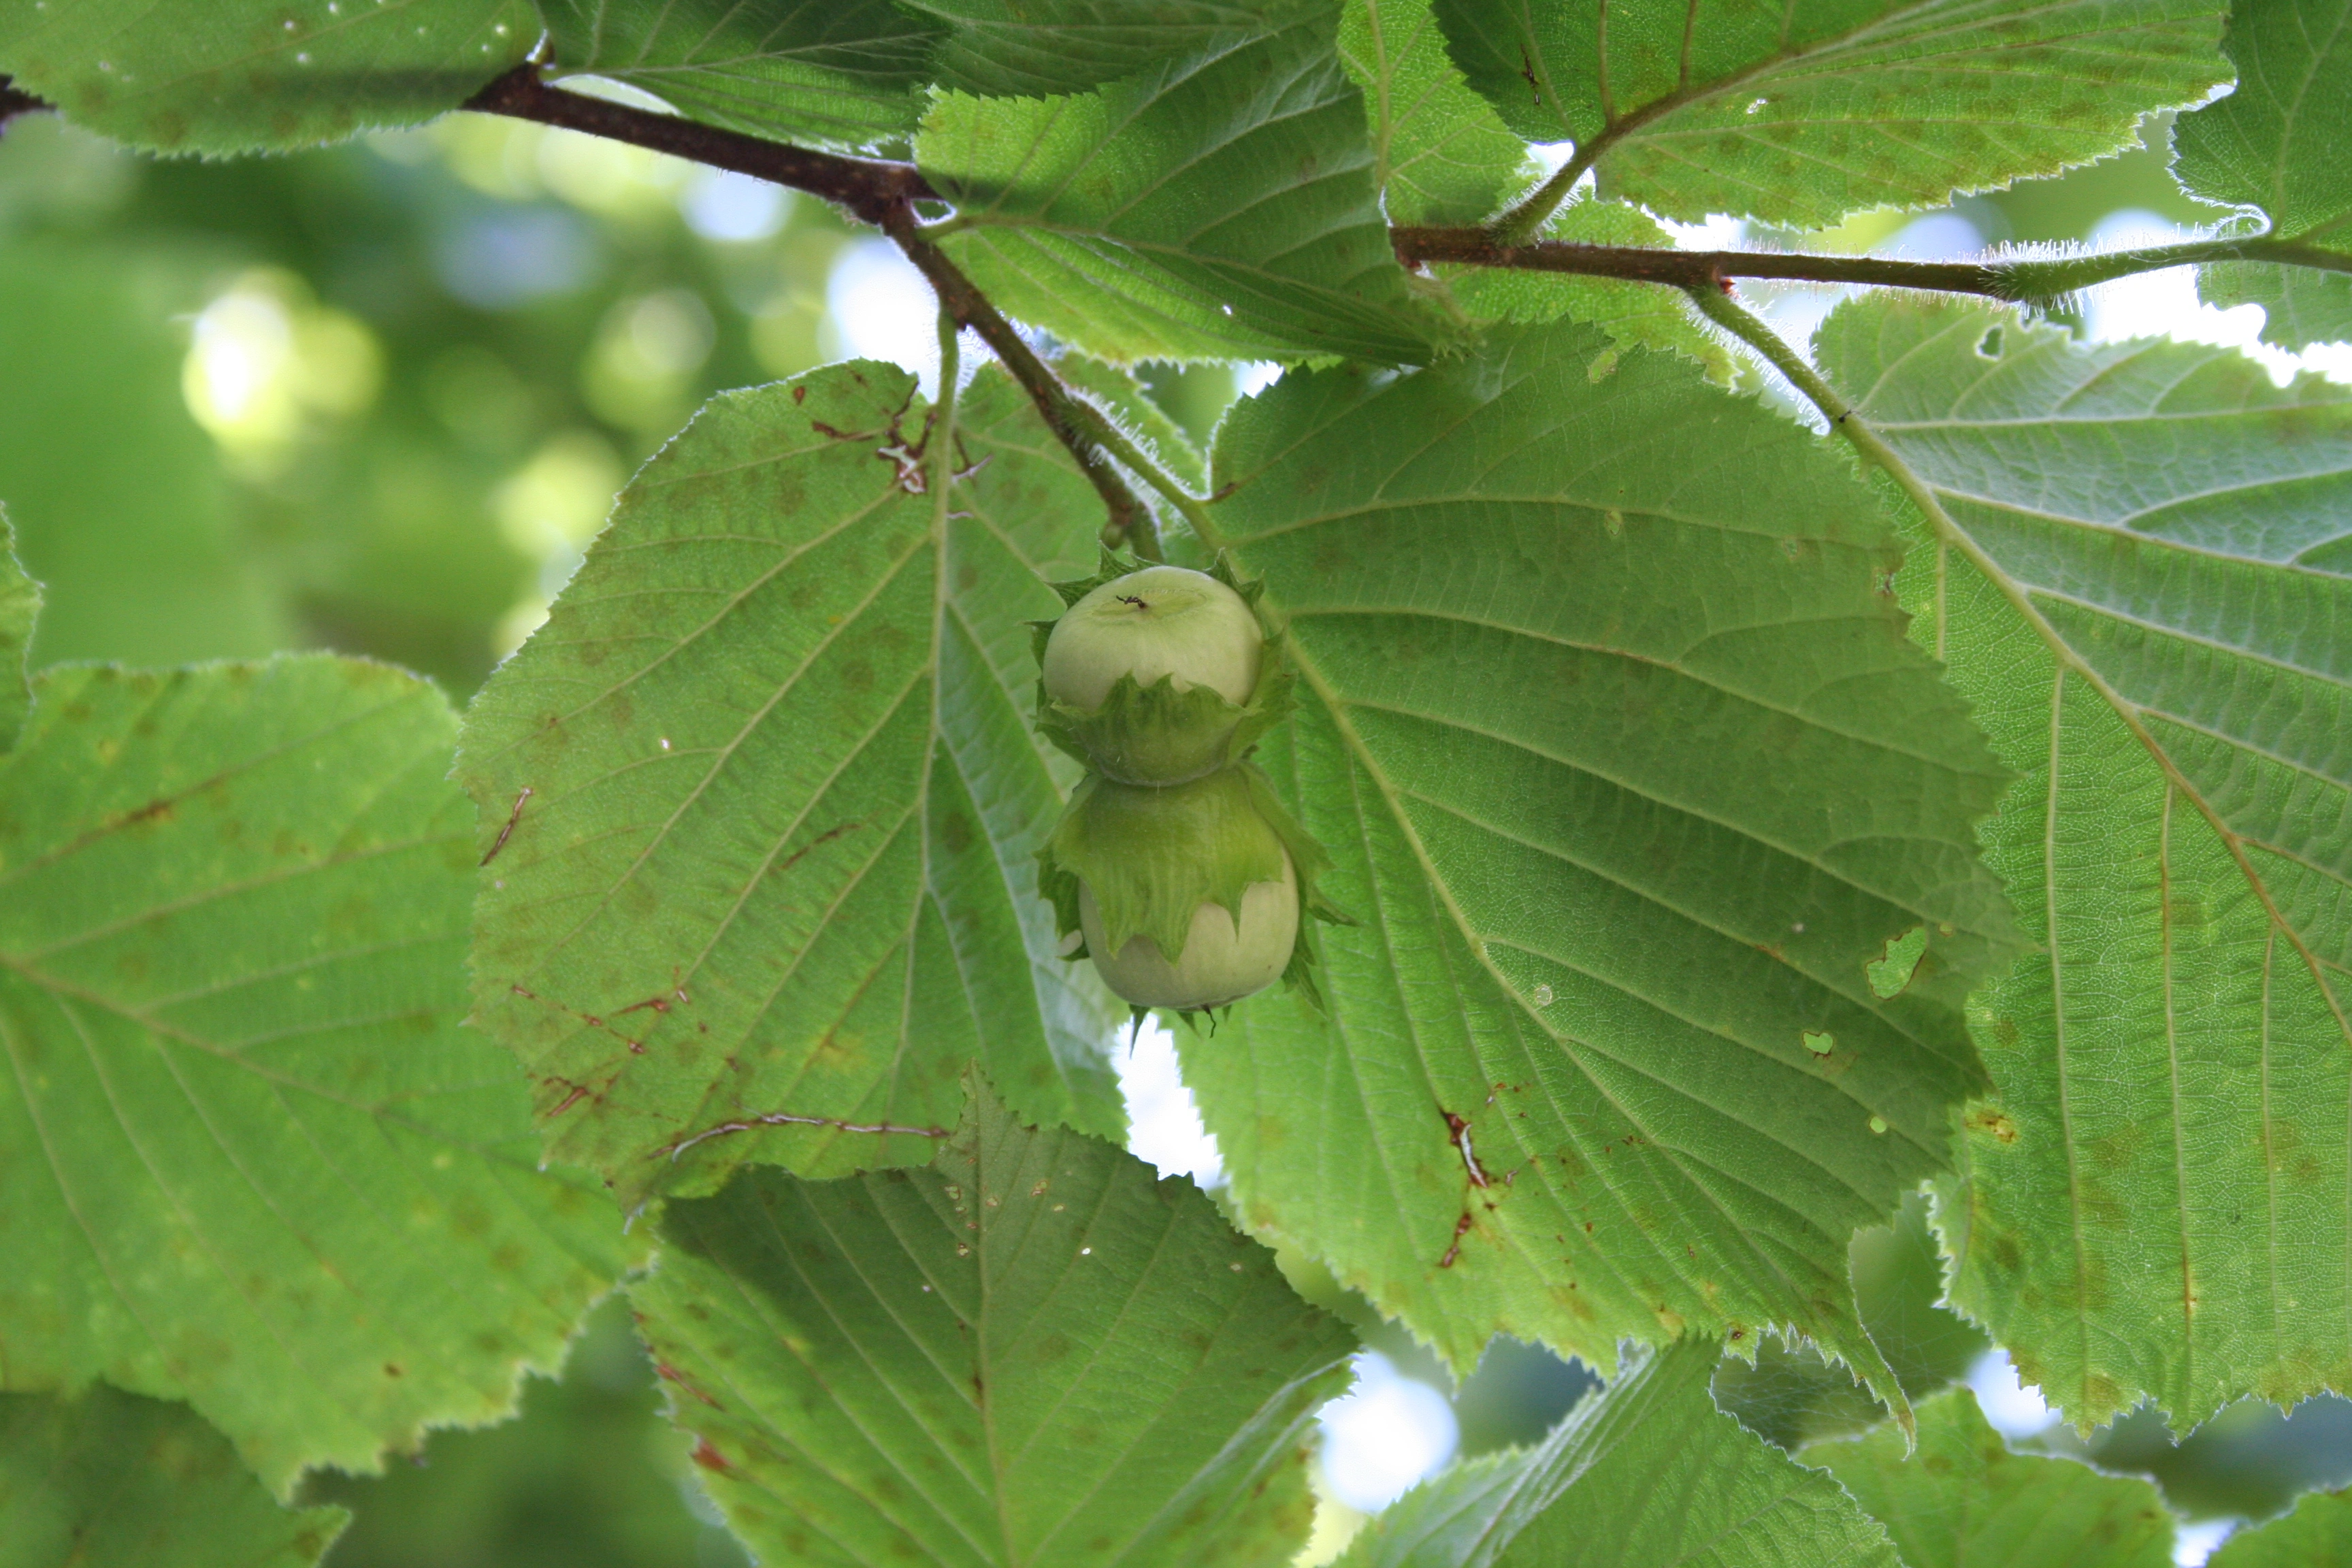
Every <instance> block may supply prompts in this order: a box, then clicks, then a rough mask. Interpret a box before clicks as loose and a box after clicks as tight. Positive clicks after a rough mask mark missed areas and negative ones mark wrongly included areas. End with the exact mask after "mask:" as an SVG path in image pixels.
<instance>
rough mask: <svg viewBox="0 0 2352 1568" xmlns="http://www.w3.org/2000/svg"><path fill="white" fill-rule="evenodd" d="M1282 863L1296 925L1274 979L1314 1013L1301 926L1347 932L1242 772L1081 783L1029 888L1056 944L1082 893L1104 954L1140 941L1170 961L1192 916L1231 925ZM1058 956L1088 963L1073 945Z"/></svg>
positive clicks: (1073, 926)
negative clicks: (1048, 905) (1049, 914)
mask: <svg viewBox="0 0 2352 1568" xmlns="http://www.w3.org/2000/svg"><path fill="white" fill-rule="evenodd" d="M1286 853H1287V855H1288V856H1289V859H1290V865H1291V867H1292V870H1293V874H1294V875H1295V876H1296V877H1297V882H1298V898H1299V909H1300V913H1301V916H1302V918H1301V919H1300V921H1299V922H1298V933H1297V937H1296V938H1295V939H1294V940H1293V942H1292V946H1291V952H1290V957H1289V960H1288V962H1287V963H1286V964H1285V966H1284V968H1283V972H1282V978H1283V980H1284V981H1285V982H1286V984H1289V985H1290V986H1291V987H1292V988H1293V989H1295V990H1297V991H1299V992H1301V993H1302V994H1305V995H1306V996H1307V1000H1308V1001H1309V1002H1310V1004H1312V1005H1316V1006H1318V1007H1320V1006H1321V1005H1322V997H1321V994H1320V992H1319V991H1318V990H1317V988H1316V985H1315V980H1314V966H1315V962H1316V955H1315V951H1314V946H1313V942H1312V939H1311V936H1310V926H1311V922H1310V921H1307V920H1306V919H1305V918H1303V917H1304V916H1306V915H1310V914H1311V915H1313V916H1315V917H1317V918H1318V919H1320V920H1325V921H1333V922H1335V923H1339V924H1347V923H1350V922H1349V921H1348V917H1347V916H1345V915H1344V914H1342V913H1340V912H1339V910H1337V909H1336V908H1334V907H1332V905H1331V904H1330V903H1329V901H1328V900H1326V899H1325V898H1324V897H1323V896H1322V895H1321V893H1320V892H1318V890H1317V888H1316V882H1317V879H1318V877H1319V875H1320V874H1321V873H1322V871H1323V870H1324V868H1326V867H1327V866H1328V864H1329V857H1328V856H1327V855H1325V854H1324V852H1323V849H1322V847H1321V846H1320V845H1318V844H1317V843H1316V842H1315V840H1314V839H1313V838H1311V837H1308V836H1307V831H1306V829H1305V828H1303V827H1301V826H1299V825H1298V824H1297V821H1296V820H1294V819H1293V818H1292V816H1291V815H1290V813H1289V812H1288V811H1286V810H1285V809H1284V808H1283V805H1282V803H1281V801H1279V800H1278V799H1276V797H1275V794H1274V788H1273V786H1272V784H1269V783H1268V782H1267V780H1266V777H1265V774H1264V773H1260V772H1259V771H1258V770H1257V768H1256V767H1255V766H1254V765H1252V764H1250V763H1234V764H1232V765H1230V766H1227V767H1224V768H1220V769H1218V770H1217V771H1216V772H1214V773H1210V774H1208V775H1206V776H1205V777H1202V778H1198V779H1194V780H1192V781H1191V782H1189V783H1186V784H1171V785H1165V786H1159V787H1154V786H1150V785H1139V784H1121V783H1119V782H1118V781H1117V780H1115V779H1109V778H1105V777H1102V776H1100V775H1090V776H1089V777H1088V778H1087V780H1086V781H1085V782H1084V783H1083V784H1080V785H1079V786H1078V790H1077V793H1076V795H1073V796H1072V797H1071V799H1070V804H1069V806H1068V808H1067V809H1066V810H1065V811H1064V812H1063V814H1062V819H1061V821H1060V822H1059V823H1058V824H1057V825H1056V826H1055V829H1054V832H1053V835H1052V837H1049V838H1048V839H1047V840H1046V842H1045V847H1044V848H1043V849H1041V850H1039V851H1038V854H1037V865H1038V887H1039V889H1040V890H1041V891H1042V892H1044V894H1045V897H1046V898H1047V899H1048V900H1050V901H1051V902H1052V903H1053V905H1054V912H1055V920H1056V921H1057V922H1058V926H1059V931H1060V933H1061V934H1062V935H1063V936H1064V937H1065V938H1067V937H1069V936H1070V935H1071V934H1072V933H1075V932H1079V931H1082V930H1083V924H1082V921H1081V920H1080V916H1079V908H1078V905H1079V899H1078V889H1079V885H1080V883H1084V884H1085V885H1086V887H1087V890H1088V891H1089V892H1090V893H1091V894H1092V895H1093V900H1094V903H1095V906H1096V911H1097V919H1098V920H1099V921H1100V922H1101V925H1102V928H1103V936H1104V941H1105V942H1106V943H1107V944H1108V946H1109V947H1110V948H1111V951H1112V952H1118V951H1119V950H1120V949H1122V948H1124V947H1125V945H1126V944H1127V942H1129V940H1130V939H1131V938H1134V937H1137V936H1148V937H1150V939H1151V940H1152V942H1154V943H1155V944H1156V945H1157V946H1158V947H1159V949H1160V952H1161V953H1162V954H1163V955H1165V956H1166V957H1167V958H1168V959H1169V960H1170V962H1171V963H1173V962H1175V961H1177V960H1179V959H1181V956H1182V954H1183V951H1184V945H1185V942H1186V941H1187V940H1188V939H1189V937H1190V935H1191V932H1192V916H1193V911H1194V910H1198V909H1199V908H1200V907H1201V906H1202V904H1215V905H1217V906H1219V907H1221V908H1223V909H1224V910H1227V911H1228V912H1229V913H1231V914H1232V915H1233V917H1234V920H1235V921H1237V922H1238V921H1239V919H1240V915H1241V907H1242V897H1243V894H1244V891H1245V890H1246V889H1248V887H1249V886H1250V884H1251V883H1253V882H1276V881H1280V880H1281V879H1282V875H1283V857H1284V855H1285V854H1286ZM1066 956H1069V957H1071V958H1079V957H1088V956H1091V954H1090V953H1089V952H1088V949H1087V944H1086V943H1085V942H1083V941H1081V942H1079V943H1078V945H1077V946H1076V948H1075V949H1073V950H1072V951H1071V952H1068V953H1067V955H1066Z"/></svg>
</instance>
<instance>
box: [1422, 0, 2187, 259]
mask: <svg viewBox="0 0 2352 1568" xmlns="http://www.w3.org/2000/svg"><path fill="white" fill-rule="evenodd" d="M2222 9H2223V6H2222V0H2135V3H2134V4H2131V5H2113V4H2110V3H2109V0H1790V3H1789V4H1788V5H1723V6H1716V7H1699V6H1696V5H1690V6H1684V5H1660V4H1651V5H1622V4H1619V5H1610V4H1608V3H1607V0H1437V16H1438V19H1439V21H1440V22H1442V23H1443V24H1444V27H1445V35H1446V41H1447V43H1448V45H1449V46H1450V47H1451V48H1452V50H1453V54H1454V59H1455V61H1456V62H1458V63H1459V64H1460V65H1461V67H1462V69H1463V72H1464V74H1465V75H1466V76H1467V77H1468V78H1469V79H1470V85H1471V86H1473V87H1475V88H1476V89H1478V90H1479V91H1481V92H1483V93H1485V94H1486V97H1487V98H1488V99H1489V100H1491V101H1492V102H1493V103H1494V104H1495V106H1496V109H1498V110H1501V111H1502V115H1503V119H1504V121H1505V122H1506V123H1507V124H1508V125H1509V126H1510V127H1511V129H1513V130H1514V131H1517V132H1519V134H1521V135H1522V136H1525V137H1526V138H1528V140H1529V141H1531V142H1576V143H1578V156H1579V159H1580V161H1581V162H1583V163H1587V164H1588V165H1597V167H1598V168H1599V170H1600V177H1601V190H1602V192H1603V193H1604V194H1606V195H1618V196H1623V197H1625V198H1626V199H1628V200H1630V201H1634V202H1638V203H1640V204H1641V205H1643V206H1646V207H1648V208H1649V209H1650V210H1651V211H1653V212H1655V213H1658V214H1660V215H1662V216H1666V217H1672V218H1680V219H1685V220H1688V221H1696V220H1697V219H1700V218H1703V217H1705V216H1707V215H1708V214H1710V213H1745V214H1750V215H1752V216H1756V217H1759V218H1763V219H1765V220H1767V221H1769V222H1773V223H1782V224H1790V225H1796V226H1805V227H1820V226H1827V225H1830V224H1832V223H1835V222H1836V221H1837V220H1838V219H1839V218H1840V217H1841V216H1843V215H1845V214H1846V213H1849V212H1853V211H1856V210H1858V209H1860V208H1864V207H1873V206H1886V205H1933V204H1935V203H1937V202H1941V201H1943V200H1945V199H1946V198H1947V197H1948V196H1949V195H1951V194H1952V193H1953V192H1955V191H1977V190H1987V189H1990V188H1991V187H1993V186H1996V185H2001V184H2007V183H2008V182H2010V181H2011V180H2015V179H2019V178H2021V177H2023V176H2026V175H2032V174H2055V173H2056V172H2058V171H2059V170H2061V169H2063V168H2066V167H2068V166H2070V165H2072V164H2075V163H2087V162H2089V161H2090V160H2092V159H2094V158H2099V157H2103V156H2105V155H2106V154H2107V153H2114V152H2116V151H2118V150H2120V149H2122V148H2124V147H2126V146H2128V145H2130V144H2132V143H2133V142H2134V140H2135V133H2136V128H2137V124H2138V122H2139V119H2140V117H2141V116H2142V115H2143V114H2145V113H2147V111H2148V110H2153V109H2159V108H2163V107H2167V106H2168V105H2175V104H2186V103H2191V102H2194V101H2196V100H2198V99H2199V98H2200V97H2202V96H2203V95H2204V93H2205V92H2206V91H2207V90H2208V89H2210V88H2212V87H2214V86H2216V85H2217V84H2219V83H2221V82H2224V81H2227V80H2228V79H2229V68H2228V67H2227V66H2226V65H2225V64H2224V63H2223V62H2222V61H2221V58H2219V57H2218V55H2217V54H2216V52H2215V49H2214V47H2213V46H2214V39H2215V37H2216V36H2217V34H2218V33H2219V31H2220V24H2221V11H2222Z"/></svg>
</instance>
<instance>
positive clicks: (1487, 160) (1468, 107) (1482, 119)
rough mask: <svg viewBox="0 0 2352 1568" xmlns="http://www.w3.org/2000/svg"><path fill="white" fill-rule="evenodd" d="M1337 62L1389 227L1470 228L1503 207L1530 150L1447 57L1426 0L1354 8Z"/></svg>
mask: <svg viewBox="0 0 2352 1568" xmlns="http://www.w3.org/2000/svg"><path fill="white" fill-rule="evenodd" d="M1339 58H1340V59H1341V60H1343V61H1344V62H1346V64H1347V67H1348V75H1349V77H1350V78H1352V79H1354V81H1355V83H1356V85H1357V87H1359V88H1360V89H1362V90H1363V94H1364V110H1365V113H1366V115H1367V117H1368V119H1369V121H1370V127H1371V138H1372V152H1373V154H1374V159H1375V162H1374V163H1373V174H1372V177H1373V180H1374V181H1375V183H1376V184H1378V185H1379V186H1380V189H1381V196H1382V199H1383V205H1385V207H1386V208H1387V211H1388V216H1389V221H1390V222H1391V223H1400V224H1417V223H1426V224H1444V223H1476V222H1477V221H1479V220H1480V219H1481V218H1484V217H1486V216H1487V215H1488V214H1490V213H1492V212H1493V211H1495V209H1496V207H1498V206H1500V205H1502V202H1503V200H1504V198H1505V197H1506V196H1507V195H1510V194H1511V188H1512V186H1513V184H1514V183H1515V182H1517V179H1518V176H1519V174H1520V169H1521V165H1522V164H1523V163H1525V161H1526V158H1527V149H1526V148H1525V147H1524V146H1522V145H1521V144H1520V142H1519V139H1518V138H1517V137H1516V136H1514V135H1512V134H1511V133H1510V132H1508V131H1507V130H1505V129H1504V128H1503V123H1502V121H1499V120H1497V119H1496V117H1495V110H1494V109H1493V108H1492V107H1491V106H1490V105H1488V104H1487V102H1486V100H1484V99H1482V98H1480V97H1479V96H1478V95H1477V94H1476V93H1475V92H1472V91H1471V90H1470V89H1469V86H1468V84H1467V83H1465V81H1463V79H1462V73H1461V72H1460V71H1458V70H1456V69H1455V68H1454V62H1453V61H1452V60H1450V59H1448V58H1446V56H1445V38H1444V35H1443V34H1441V33H1440V32H1439V31H1438V30H1437V19H1436V17H1434V16H1432V15H1431V14H1430V9H1429V0H1355V3H1354V4H1351V5H1349V6H1348V7H1347V9H1346V10H1345V11H1343V12H1342V13H1341V14H1340V18H1339Z"/></svg>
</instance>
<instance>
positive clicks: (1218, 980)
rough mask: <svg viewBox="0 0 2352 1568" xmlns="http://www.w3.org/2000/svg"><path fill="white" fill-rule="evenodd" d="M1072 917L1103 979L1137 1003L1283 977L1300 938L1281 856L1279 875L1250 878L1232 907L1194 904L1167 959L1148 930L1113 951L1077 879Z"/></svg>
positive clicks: (1251, 986)
mask: <svg viewBox="0 0 2352 1568" xmlns="http://www.w3.org/2000/svg"><path fill="white" fill-rule="evenodd" d="M1078 921H1079V923H1080V925H1081V927H1082V928H1083V929H1084V931H1086V937H1087V950H1088V951H1089V952H1092V953H1093V954H1094V961H1095V971H1096V973H1099V974H1100V975H1101V976H1102V978H1103V984H1106V985H1108V986H1109V987H1110V988H1111V990H1112V991H1113V992H1115V993H1116V994H1118V995H1119V996H1121V997H1123V998H1125V999H1126V1000H1127V1001H1129V1002H1131V1003H1133V1004H1134V1005H1136V1006H1139V1007H1177V1008H1193V1007H1223V1006H1224V1005H1226V1004H1227V1003H1231V1002H1238V1001H1240V1000H1241V999H1242V998H1243V997H1244V996H1247V995H1250V994H1253V993H1255V992H1259V991H1263V990H1265V988H1266V987H1267V986H1269V985H1271V984H1274V983H1275V982H1276V980H1278V979H1280V978H1281V977H1282V972H1283V970H1284V969H1285V968H1286V966H1287V965H1288V964H1289V963H1290V952H1291V948H1292V947H1293V945H1294V944H1295V943H1296V942H1297V940H1298V878H1297V873H1296V872H1295V871H1294V870H1293V869H1292V867H1291V863H1290V857H1289V856H1288V855H1287V854H1286V855H1284V856H1283V858H1282V879H1281V880H1280V881H1278V882H1252V883H1250V884H1249V885H1248V886H1247V887H1245V888H1244V889H1243V890H1242V897H1241V910H1240V912H1239V913H1238V914H1236V913H1234V911H1233V910H1228V909H1226V908H1225V906H1223V904H1218V903H1202V904H1199V905H1196V906H1195V907H1194V909H1193V910H1192V928H1191V930H1190V931H1188V932H1187V933H1186V935H1185V939H1184V944H1183V949H1182V951H1181V953H1180V955H1179V956H1178V957H1177V959H1176V961H1175V962H1174V963H1170V962H1169V960H1168V958H1167V957H1166V955H1164V954H1163V953H1162V952H1160V944H1159V943H1158V942H1154V941H1153V940H1152V939H1151V938H1150V937H1148V936H1143V935H1137V936H1133V937H1130V938H1129V939H1128V942H1127V945H1126V946H1124V947H1122V948H1120V949H1119V950H1118V952H1112V951H1111V949H1110V943H1109V941H1108V934H1107V933H1106V932H1105V931H1104V930H1103V920H1102V911H1101V910H1100V909H1099V908H1098V907H1097V905H1096V903H1095V896H1094V892H1093V890H1092V889H1089V888H1088V887H1087V885H1086V884H1085V883H1084V882H1083V881H1081V882H1080V883H1079V884H1078Z"/></svg>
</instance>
